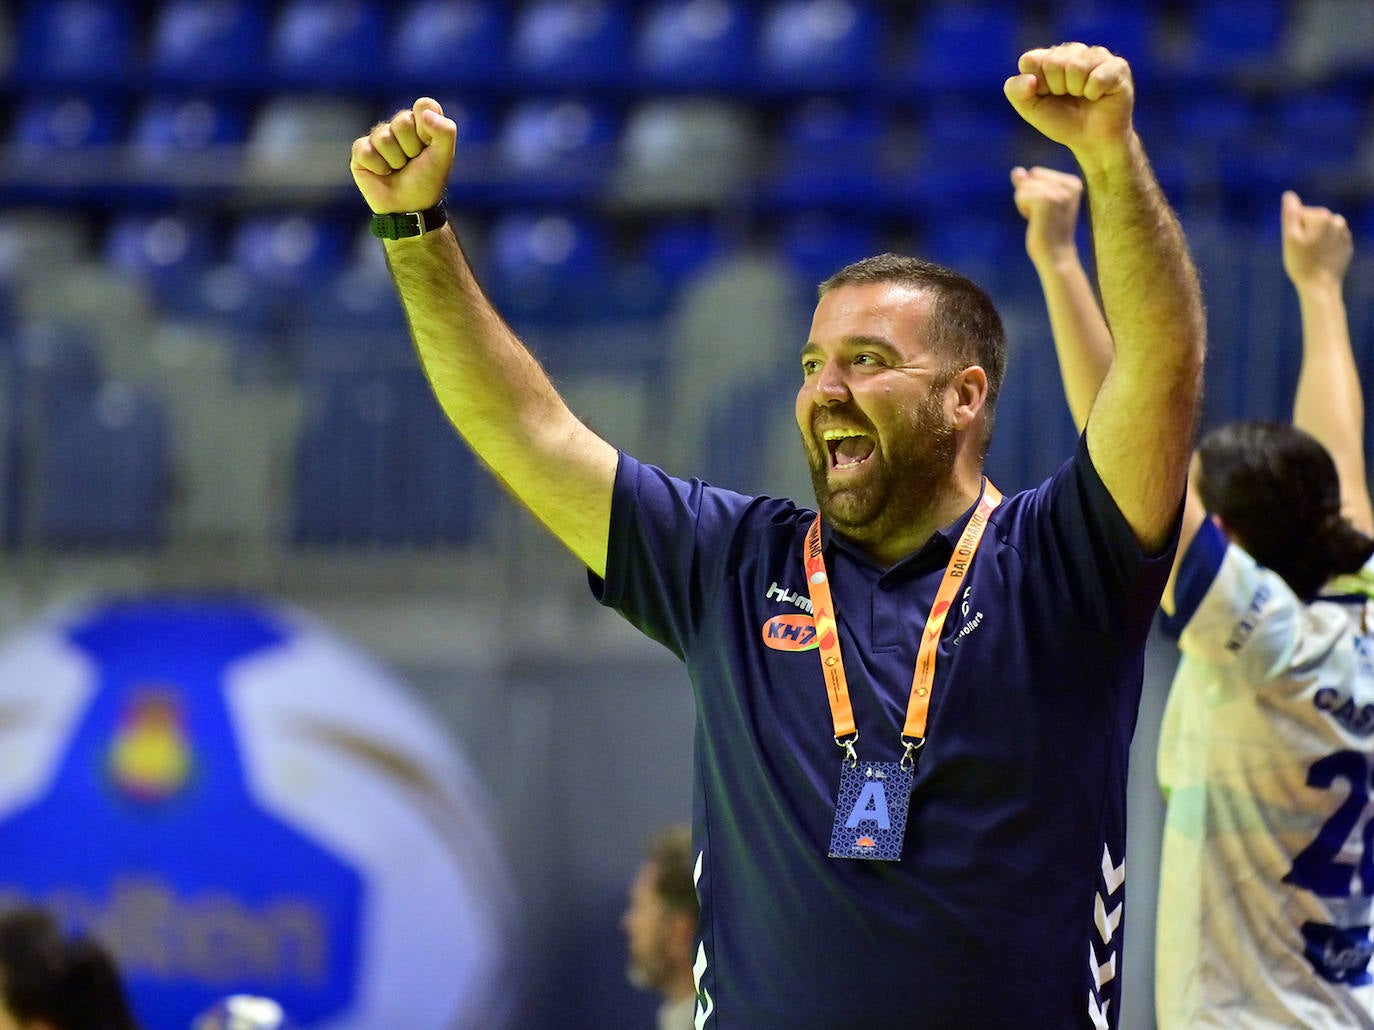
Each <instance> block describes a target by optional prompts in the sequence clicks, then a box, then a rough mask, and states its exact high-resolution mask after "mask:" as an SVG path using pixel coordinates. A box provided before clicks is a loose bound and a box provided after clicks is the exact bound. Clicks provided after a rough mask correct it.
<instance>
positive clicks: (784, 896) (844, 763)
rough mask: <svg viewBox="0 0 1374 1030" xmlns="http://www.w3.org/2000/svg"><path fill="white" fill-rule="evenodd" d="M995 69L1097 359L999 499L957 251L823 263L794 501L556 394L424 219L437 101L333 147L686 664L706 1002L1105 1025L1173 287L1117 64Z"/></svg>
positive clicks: (435, 202)
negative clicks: (1079, 191)
mask: <svg viewBox="0 0 1374 1030" xmlns="http://www.w3.org/2000/svg"><path fill="white" fill-rule="evenodd" d="M1003 89H1004V93H1005V95H1006V97H1007V99H1008V101H1009V102H1010V103H1011V105H1012V107H1013V109H1014V110H1015V111H1016V113H1017V114H1019V115H1020V116H1021V117H1022V118H1024V119H1025V120H1026V121H1027V122H1028V123H1029V124H1030V125H1031V126H1033V127H1034V128H1035V129H1037V130H1038V131H1039V132H1041V133H1042V134H1044V135H1045V136H1046V137H1048V138H1049V139H1051V140H1053V141H1055V142H1057V143H1060V144H1062V145H1065V146H1067V147H1068V148H1069V149H1070V150H1071V151H1072V152H1073V154H1074V157H1075V159H1076V160H1077V161H1078V164H1079V166H1080V167H1081V168H1082V169H1083V172H1084V175H1085V177H1086V178H1087V180H1088V182H1089V197H1090V201H1091V204H1092V213H1093V226H1094V229H1095V231H1096V233H1097V237H1096V239H1097V246H1098V247H1099V249H1100V251H1101V252H1102V260H1101V261H1099V264H1098V268H1099V272H1100V284H1101V289H1102V292H1103V295H1104V298H1105V299H1106V300H1107V304H1108V310H1109V312H1110V313H1111V315H1112V330H1113V333H1114V336H1115V346H1116V353H1117V358H1116V361H1115V362H1114V363H1113V365H1112V368H1111V371H1110V373H1109V374H1108V376H1107V381H1106V382H1105V383H1104V384H1103V386H1102V389H1101V391H1100V393H1099V399H1098V403H1097V409H1096V413H1095V414H1096V417H1095V418H1094V420H1093V424H1092V425H1091V426H1090V427H1089V430H1088V432H1087V434H1086V436H1085V438H1084V440H1083V441H1082V442H1081V443H1080V445H1079V447H1078V449H1077V451H1076V453H1075V454H1074V455H1073V456H1072V457H1071V458H1070V459H1069V460H1067V461H1066V462H1065V463H1064V465H1063V466H1062V467H1061V468H1060V469H1059V471H1058V472H1057V473H1056V474H1055V475H1054V476H1053V477H1051V478H1050V479H1049V480H1047V481H1046V482H1045V483H1044V484H1042V485H1041V486H1040V487H1038V488H1037V489H1034V490H1028V491H1025V492H1023V493H1020V494H1017V495H1015V496H1013V497H1010V498H1007V499H1006V500H1005V502H1003V499H1002V496H1001V494H1000V492H998V491H997V489H996V488H995V487H994V486H993V485H992V484H990V483H987V481H986V480H985V479H984V478H983V476H982V466H983V458H984V455H985V454H986V452H987V447H988V443H989V440H990V436H991V431H992V421H993V407H994V405H995V401H996V396H997V391H998V389H999V388H1000V385H1001V378H1002V371H1003V367H1004V362H1005V339H1004V335H1003V330H1002V325H1001V319H1000V317H999V316H998V314H997V312H996V310H995V308H994V307H993V305H992V303H991V301H990V300H989V299H988V297H987V295H986V293H984V292H983V291H982V290H981V289H980V288H979V287H978V286H977V285H976V284H974V283H972V282H970V281H969V280H968V279H967V278H965V277H964V276H961V275H959V274H958V273H956V272H954V271H952V270H950V269H946V268H942V267H941V266H938V265H933V264H931V263H929V262H924V261H921V260H919V259H915V258H904V257H898V256H896V255H882V256H879V257H876V258H870V259H867V260H865V261H861V262H858V263H856V264H855V265H851V266H849V267H848V268H846V269H843V270H841V271H840V272H839V273H837V274H836V275H834V276H832V277H831V278H830V279H829V280H827V282H826V283H824V284H822V287H821V290H820V299H819V301H818V303H817V305H816V310H815V314H814V317H813V321H812V326H811V332H810V338H809V340H808V341H807V342H806V343H805V345H804V347H803V348H802V349H801V360H800V371H801V379H802V382H801V386H800V389H799V391H798V394H797V400H796V417H797V423H798V428H799V430H800V432H801V437H802V443H803V446H804V449H805V451H806V453H807V456H808V459H809V462H810V465H811V471H812V481H813V485H814V486H815V490H816V502H817V507H818V508H819V514H817V513H816V512H813V511H810V510H808V509H806V508H803V507H800V506H798V505H796V504H793V503H792V502H790V501H786V500H781V499H773V498H757V497H756V498H750V497H745V496H742V495H739V494H736V493H733V492H730V491H726V490H721V489H717V488H713V487H711V486H709V485H707V484H705V483H702V482H701V481H699V480H683V479H679V478H675V477H673V476H670V475H669V474H667V473H666V472H664V471H662V470H660V469H656V468H653V467H652V466H649V465H645V464H641V463H640V462H638V461H636V460H635V459H634V458H633V457H631V456H630V455H627V454H623V453H619V452H617V450H616V449H615V448H614V447H613V446H612V445H611V444H609V443H608V442H606V441H605V440H603V439H601V438H600V437H598V436H597V435H596V434H594V433H593V432H592V431H591V430H590V429H589V428H588V427H587V426H585V425H584V424H583V423H582V422H581V421H579V420H578V418H577V417H576V416H575V415H574V414H573V412H572V411H571V410H569V408H568V407H567V405H566V404H565V402H564V401H563V400H562V398H561V397H560V396H559V395H558V393H557V392H556V391H555V389H554V387H553V385H552V383H551V382H550V380H549V378H548V376H547V375H546V374H545V373H544V371H543V369H542V368H541V367H540V365H539V363H538V361H537V359H536V358H535V357H534V356H533V355H532V354H531V353H530V352H529V350H527V349H526V348H525V346H524V345H523V344H522V343H521V342H520V341H519V340H518V339H517V338H516V337H515V335H514V334H513V333H512V331H511V330H510V328H509V327H508V326H507V325H506V324H505V322H504V321H503V320H502V318H501V316H500V315H499V314H498V313H497V312H496V311H495V310H494V308H493V307H492V305H491V304H490V302H489V301H488V300H487V299H486V297H485V295H484V294H483V292H482V290H481V287H480V286H479V285H478V283H477V282H476V280H475V278H474V276H473V273H472V271H471V268H470V267H469V264H468V262H467V260H466V258H465V257H464V254H463V251H462V248H461V246H460V244H459V242H458V239H457V237H456V236H455V234H454V232H453V229H452V228H451V227H450V226H449V225H448V223H447V213H446V211H445V210H444V207H443V203H442V202H443V194H444V186H445V183H446V182H447V179H448V177H449V174H450V171H451V168H452V164H453V160H454V154H455V150H456V133H457V127H456V125H455V124H454V122H453V121H452V120H451V119H448V118H446V117H444V114H443V112H442V110H441V109H440V107H439V105H438V104H437V103H436V102H435V101H433V100H431V99H429V98H421V99H420V100H417V101H416V102H415V104H414V105H413V107H412V108H411V109H408V110H403V111H400V112H398V113H397V114H396V115H395V116H393V117H392V118H391V119H390V120H388V121H385V122H382V123H379V124H378V125H376V126H374V127H373V128H372V130H371V131H370V132H368V134H367V135H365V136H362V137H360V138H359V139H358V140H356V141H355V142H354V145H353V152H352V162H351V168H352V172H353V176H354V181H355V182H356V184H357V186H358V188H359V190H360V192H361V193H362V195H363V197H364V199H365V200H366V202H367V204H368V206H369V207H370V208H371V209H372V212H373V213H374V218H373V232H374V233H375V234H376V235H378V236H379V237H381V238H383V239H384V240H386V243H385V244H384V246H385V249H386V255H387V259H388V263H389V267H390V269H391V272H392V275H393V277H394V279H395V281H396V284H397V289H398V291H399V293H400V296H401V299H402V302H403V304H404V307H405V312H406V317H407V320H408V322H409V326H410V330H411V335H412V337H413V338H414V341H415V343H416V346H417V349H418V351H419V354H420V357H421V361H422V364H423V365H424V368H425V372H426V375H427V376H428V378H429V381H430V383H431V385H432V387H433V389H434V391H435V394H436V396H437V397H438V400H439V402H440V404H441V405H442V407H443V409H444V411H445V412H446V413H447V415H448V417H449V419H450V420H451V421H452V422H453V424H454V425H455V426H456V427H457V429H458V430H459V432H460V433H461V434H462V435H463V436H464V438H465V439H466V440H467V441H468V443H469V445H470V446H471V447H472V448H473V449H474V451H475V452H476V453H477V455H478V456H479V457H480V458H481V459H482V460H483V461H484V462H485V463H486V464H487V465H488V466H489V467H490V468H491V469H492V470H493V472H494V473H495V474H496V475H497V476H498V477H499V479H500V480H501V482H502V483H503V484H504V485H505V486H506V487H507V488H508V489H509V490H510V491H511V492H512V493H513V494H514V495H515V496H516V497H517V498H518V499H519V500H520V501H521V502H522V503H523V504H524V505H525V506H526V507H527V508H528V509H529V510H530V511H531V512H532V513H533V514H534V515H535V516H536V517H537V518H539V519H540V520H541V521H543V522H544V524H545V525H546V526H547V527H548V528H549V529H550V530H551V531H552V532H553V533H554V534H555V536H557V538H558V539H559V540H561V541H562V542H563V543H564V544H565V545H566V546H567V548H568V549H569V550H570V551H571V552H572V553H573V554H574V555H575V556H576V557H577V558H578V559H579V560H580V561H581V562H583V563H584V564H585V565H586V567H587V569H588V570H589V572H590V573H591V583H592V588H593V590H594V592H595V594H596V596H597V597H598V598H599V599H600V600H601V601H602V602H603V603H605V604H607V605H610V606H612V607H614V608H616V609H617V610H618V611H620V612H621V613H622V614H623V615H624V616H625V617H626V618H627V619H629V620H630V621H631V622H632V623H633V624H635V625H636V626H637V627H639V628H640V629H641V630H642V631H643V632H645V633H646V634H648V635H649V636H651V637H652V638H653V639H656V640H658V641H660V642H661V643H663V644H664V645H665V646H667V647H669V648H670V649H672V650H673V651H674V653H676V654H677V655H678V656H679V657H680V658H681V659H683V660H684V661H685V662H686V664H687V666H688V670H689V673H690V677H691V679H692V682H693V688H694V691H695V695H696V703H697V731H696V740H697V747H696V758H695V764H696V769H695V776H694V781H695V784H694V793H695V797H694V823H693V831H694V841H695V844H696V846H697V847H698V848H699V849H700V852H701V853H700V855H699V857H698V859H697V868H698V869H699V870H700V872H699V875H698V877H697V890H698V895H699V897H700V900H701V920H700V926H699V930H698V938H697V946H696V955H695V958H694V965H695V967H696V969H697V970H698V972H699V975H698V981H697V982H698V1002H697V1012H696V1016H695V1022H696V1025H697V1026H698V1027H703V1028H706V1030H709V1028H710V1027H712V1026H721V1027H730V1028H739V1027H750V1028H753V1027H760V1028H761V1027H782V1026H786V1027H789V1028H802V1027H835V1026H847V1025H855V1026H864V1027H868V1028H871V1030H881V1028H885V1027H894V1028H895V1027H901V1028H906V1027H910V1026H912V1025H913V1024H914V1023H917V1022H919V1023H922V1024H923V1025H928V1026H949V1027H954V1026H958V1027H981V1026H1008V1025H1018V1026H1054V1027H1069V1026H1080V1027H1085V1028H1086V1027H1094V1026H1096V1027H1103V1026H1115V1025H1117V1023H1118V1021H1119V1019H1120V1015H1119V1013H1120V1001H1119V997H1120V981H1119V978H1118V977H1117V976H1116V969H1117V968H1118V964H1119V961H1120V933H1119V925H1120V919H1121V912H1122V906H1123V903H1124V902H1123V898H1124V891H1125V888H1124V877H1125V871H1124V854H1125V828H1126V816H1125V803H1126V779H1127V760H1128V754H1129V746H1130V738H1131V734H1132V732H1133V730H1134V724H1135V717H1136V709H1137V704H1138V701H1139V697H1140V689H1141V682H1142V676H1143V654H1144V645H1145V639H1146V636H1147V634H1148V631H1149V627H1150V621H1151V618H1152V614H1153V611H1154V609H1155V607H1156V606H1157V604H1158V601H1159V597H1160V594H1161V592H1162V590H1163V588H1164V584H1165V580H1166V578H1167V574H1168V571H1169V568H1170V565H1171V564H1172V560H1173V544H1174V540H1175V537H1176V533H1177V524H1178V513H1179V507H1180V502H1181V499H1182V495H1183V490H1184V485H1185V482H1186V472H1187V463H1188V455H1189V452H1190V449H1191V443H1192V430H1193V426H1194V421H1195V418H1196V411H1197V401H1198V393H1199V389H1200V378H1201V369H1202V358H1203V348H1204V324H1203V317H1202V305H1201V297H1200V294H1199V292H1198V286H1197V278H1196V274H1195V271H1194V269H1193V266H1192V262H1191V260H1190V258H1189V256H1188V253H1187V248H1186V246H1185V243H1184V240H1183V236H1182V233H1181V232H1180V230H1179V227H1178V223H1177V220H1176V219H1175V218H1174V216H1173V213H1172V212H1171V211H1170V209H1169V207H1168V205H1167V203H1166V202H1165V200H1164V198H1163V196H1162V194H1161V192H1160V190H1159V188H1158V184H1157V183H1156V181H1155V179H1154V176H1153V173H1152V172H1151V170H1150V167H1149V162H1148V160H1147V159H1146V157H1145V152H1144V148H1143V145H1142V144H1141V141H1140V139H1139V137H1138V135H1137V134H1136V131H1135V128H1134V122H1133V117H1132V115H1133V110H1134V102H1135V88H1134V82H1133V79H1132V76H1131V70H1130V67H1129V66H1128V64H1127V63H1126V62H1125V61H1124V60H1123V59H1121V58H1120V57H1117V56H1116V55H1113V54H1111V53H1110V52H1108V51H1107V50H1105V49H1103V48H1101V47H1090V46H1086V45H1084V44H1081V43H1068V44H1061V45H1058V46H1054V47H1050V48H1047V49H1039V50H1031V51H1028V52H1026V53H1025V54H1023V55H1021V57H1020V59H1019V62H1018V64H1017V74H1014V75H1012V76H1011V77H1010V78H1008V79H1007V80H1006V82H1005V83H1004V87H1003ZM645 345H646V346H653V345H656V344H654V343H653V342H651V341H646V343H645ZM702 372H703V374H710V370H709V369H703V370H702ZM734 385H735V384H732V383H729V382H722V383H721V384H720V388H721V389H722V390H729V389H731V388H732V386H734ZM927 718H928V719H929V728H928V731H927ZM837 745H838V747H837Z"/></svg>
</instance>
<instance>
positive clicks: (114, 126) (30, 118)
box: [9, 93, 123, 204]
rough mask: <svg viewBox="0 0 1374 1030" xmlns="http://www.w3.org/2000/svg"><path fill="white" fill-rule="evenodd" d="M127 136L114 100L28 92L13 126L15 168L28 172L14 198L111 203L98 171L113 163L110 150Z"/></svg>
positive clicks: (36, 200)
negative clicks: (124, 135)
mask: <svg viewBox="0 0 1374 1030" xmlns="http://www.w3.org/2000/svg"><path fill="white" fill-rule="evenodd" d="M122 134H123V126H122V115H121V111H120V106H119V104H118V103H117V102H115V101H114V100H113V99H111V98H110V97H109V96H104V95H96V94H85V95H83V94H74V93H62V94H57V95H48V94H44V93H25V94H23V95H22V96H21V97H20V98H19V101H18V104H17V105H16V108H15V110H14V120H13V122H12V124H11V126H10V139H9V142H10V143H11V144H12V146H13V150H12V154H13V157H12V160H13V162H14V167H15V168H16V169H17V170H19V171H21V172H22V173H24V174H23V177H22V179H21V180H20V181H19V183H17V184H16V185H15V186H14V187H13V192H14V194H15V196H14V197H13V198H12V199H13V200H14V201H16V202H18V203H41V204H54V203H57V204H61V203H71V202H74V201H75V202H82V201H87V200H97V201H101V202H105V203H109V202H110V201H111V200H112V199H113V198H114V192H113V190H112V189H111V187H110V185H109V184H108V183H107V182H106V181H105V180H104V179H103V178H102V177H101V176H100V175H99V174H98V173H99V171H100V170H102V169H103V168H105V167H107V165H108V161H109V154H108V152H107V150H106V148H108V147H110V146H112V145H113V144H115V143H117V142H118V141H119V139H120V138H121V136H122Z"/></svg>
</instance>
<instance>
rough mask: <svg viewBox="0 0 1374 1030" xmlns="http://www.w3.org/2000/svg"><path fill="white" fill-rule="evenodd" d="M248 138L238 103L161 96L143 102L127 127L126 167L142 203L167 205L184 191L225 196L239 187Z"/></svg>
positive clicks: (181, 198) (200, 195) (183, 195)
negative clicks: (241, 158)
mask: <svg viewBox="0 0 1374 1030" xmlns="http://www.w3.org/2000/svg"><path fill="white" fill-rule="evenodd" d="M247 137H248V119H247V115H246V113H245V111H244V109H243V106H242V105H241V104H238V103H235V102H233V101H222V100H218V99H215V98H211V97H199V96H182V95H177V96H173V95H161V96H152V97H149V98H148V99H147V100H145V101H144V102H143V103H142V104H141V105H140V106H139V108H138V109H137V110H136V111H135V112H134V115H133V122H132V124H131V125H130V128H129V134H128V143H129V144H130V157H131V161H130V168H131V170H136V171H137V172H138V173H139V174H140V176H141V177H142V179H141V184H140V185H139V186H138V187H137V192H138V195H139V196H140V197H141V198H142V199H143V200H145V201H146V202H147V206H159V207H169V206H172V205H175V204H176V203H178V202H179V201H184V200H185V199H186V198H187V196H188V195H193V196H195V197H196V198H198V199H203V198H205V197H210V196H216V197H226V196H228V195H229V194H230V193H231V192H232V191H233V190H235V189H236V188H237V187H238V184H239V179H238V175H237V171H238V165H239V154H240V149H239V148H240V147H241V145H242V144H243V143H245V142H246V140H247Z"/></svg>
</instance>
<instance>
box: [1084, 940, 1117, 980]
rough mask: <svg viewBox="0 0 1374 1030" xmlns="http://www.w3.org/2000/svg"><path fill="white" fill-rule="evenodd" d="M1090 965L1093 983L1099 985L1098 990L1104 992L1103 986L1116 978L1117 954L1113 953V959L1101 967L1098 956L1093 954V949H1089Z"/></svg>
mask: <svg viewBox="0 0 1374 1030" xmlns="http://www.w3.org/2000/svg"><path fill="white" fill-rule="evenodd" d="M1088 965H1089V967H1091V969H1092V973H1093V982H1094V983H1095V984H1097V989H1098V990H1099V991H1100V990H1102V985H1103V984H1104V983H1106V982H1107V981H1108V980H1110V979H1111V978H1112V977H1114V976H1116V952H1112V957H1111V958H1109V959H1108V960H1107V961H1106V962H1103V963H1102V964H1101V965H1098V963H1097V956H1096V955H1094V954H1092V949H1091V948H1089V949H1088Z"/></svg>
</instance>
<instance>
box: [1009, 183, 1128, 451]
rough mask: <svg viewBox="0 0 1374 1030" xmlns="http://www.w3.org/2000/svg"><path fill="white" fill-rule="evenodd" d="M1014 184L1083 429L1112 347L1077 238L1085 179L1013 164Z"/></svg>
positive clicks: (1068, 395)
mask: <svg viewBox="0 0 1374 1030" xmlns="http://www.w3.org/2000/svg"><path fill="white" fill-rule="evenodd" d="M1011 183H1012V187H1013V190H1014V193H1013V199H1014V201H1015V203H1016V210H1017V211H1019V212H1021V216H1022V217H1023V218H1024V219H1025V220H1026V253H1027V254H1028V255H1029V256H1030V259H1031V264H1032V265H1034V266H1035V274H1036V276H1037V277H1038V278H1039V280H1040V289H1041V290H1042V291H1043V292H1044V294H1045V308H1046V311H1047V312H1048V313H1049V317H1050V333H1051V335H1052V336H1053V337H1054V350H1055V354H1056V355H1057V356H1058V358H1059V375H1060V378H1061V379H1062V380H1063V383H1064V397H1065V399H1066V400H1067V401H1068V403H1069V412H1070V413H1071V414H1072V415H1073V423H1074V425H1075V426H1076V427H1077V428H1078V430H1079V432H1082V430H1083V427H1084V426H1085V425H1087V423H1088V413H1089V412H1090V411H1091V410H1092V406H1093V401H1094V400H1095V399H1096V398H1097V391H1098V390H1099V389H1101V388H1102V380H1103V379H1105V378H1106V377H1107V370H1108V369H1109V368H1111V367H1112V350H1113V347H1112V334H1111V332H1110V331H1109V330H1108V329H1107V320H1106V319H1105V318H1104V317H1103V315H1102V309H1101V308H1100V307H1098V304H1097V297H1096V296H1095V295H1094V294H1093V288H1092V284H1091V283H1090V282H1089V281H1088V273H1087V272H1086V271H1085V270H1084V268H1083V262H1082V260H1081V259H1080V258H1079V256H1078V243H1077V241H1076V240H1075V236H1074V233H1075V230H1076V229H1077V226H1078V209H1079V206H1080V202H1081V201H1082V197H1083V180H1082V179H1080V178H1079V177H1078V176H1076V175H1071V174H1069V173H1068V172H1060V171H1056V170H1054V169H1053V168H1030V169H1026V168H1013V169H1012V170H1011Z"/></svg>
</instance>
